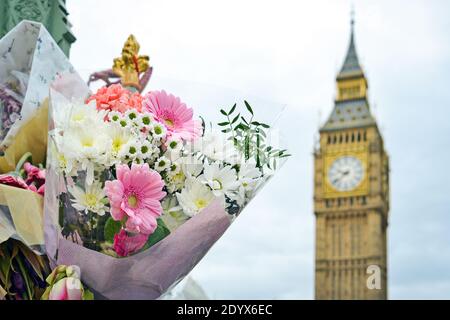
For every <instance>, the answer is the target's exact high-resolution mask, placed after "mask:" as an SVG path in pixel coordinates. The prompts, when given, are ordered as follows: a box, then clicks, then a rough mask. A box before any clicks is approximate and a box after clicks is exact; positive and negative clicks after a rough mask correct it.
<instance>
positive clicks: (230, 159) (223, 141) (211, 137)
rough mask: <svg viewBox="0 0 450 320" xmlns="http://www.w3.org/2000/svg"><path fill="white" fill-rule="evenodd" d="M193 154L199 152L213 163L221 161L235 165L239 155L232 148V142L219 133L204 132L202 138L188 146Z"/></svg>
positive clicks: (234, 148) (233, 147)
mask: <svg viewBox="0 0 450 320" xmlns="http://www.w3.org/2000/svg"><path fill="white" fill-rule="evenodd" d="M190 147H191V148H192V149H193V150H192V151H193V152H200V153H201V154H204V155H205V156H207V157H208V158H209V159H211V160H213V161H222V162H227V163H230V164H233V165H234V164H236V163H238V162H239V160H240V158H241V154H240V153H239V151H238V150H237V149H236V147H235V146H234V143H233V141H231V140H229V139H227V137H226V136H225V135H224V134H222V133H221V132H215V131H206V132H205V134H204V136H203V137H201V138H199V139H197V140H195V141H194V142H193V143H192V145H191V146H190Z"/></svg>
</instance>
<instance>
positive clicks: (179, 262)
mask: <svg viewBox="0 0 450 320" xmlns="http://www.w3.org/2000/svg"><path fill="white" fill-rule="evenodd" d="M229 225H230V219H229V218H228V216H227V213H226V212H225V211H224V209H223V207H222V206H221V204H220V203H218V202H217V201H216V202H214V203H211V204H210V205H209V206H208V207H207V208H205V209H204V210H203V211H202V212H201V213H200V214H198V215H196V216H194V217H193V218H192V219H190V220H188V221H187V222H186V223H184V224H183V225H181V226H180V227H179V228H178V229H176V230H175V231H174V232H173V233H171V234H170V235H169V236H167V237H166V238H164V239H163V240H162V241H160V242H158V243H157V244H156V245H154V246H153V247H151V248H150V249H148V250H146V251H144V252H141V253H138V254H136V255H134V256H131V257H127V258H119V259H118V258H114V257H110V256H107V255H105V254H102V253H99V252H95V251H93V250H89V249H87V248H84V247H82V246H80V245H77V244H74V243H72V242H70V241H68V240H65V239H63V238H60V239H59V249H58V250H59V251H58V258H57V264H66V265H72V264H75V265H78V266H79V267H80V268H81V270H82V281H83V282H84V284H86V285H87V286H89V287H90V288H92V289H93V290H94V291H96V292H98V293H99V294H101V295H102V296H104V297H105V298H108V299H157V298H158V297H160V296H161V295H162V294H163V293H164V292H166V291H167V290H168V289H169V288H170V287H171V286H172V285H173V284H175V283H177V282H178V281H180V280H182V279H183V278H184V277H185V276H186V275H187V274H188V273H189V272H190V271H191V270H192V269H193V268H194V267H195V265H196V264H197V263H198V262H199V261H200V260H201V259H202V258H203V256H204V255H205V254H206V253H207V252H208V250H209V249H210V248H211V246H212V245H213V244H214V243H215V242H216V241H217V240H218V239H219V238H220V237H221V236H222V234H223V233H224V232H225V230H226V229H227V228H228V226H229Z"/></svg>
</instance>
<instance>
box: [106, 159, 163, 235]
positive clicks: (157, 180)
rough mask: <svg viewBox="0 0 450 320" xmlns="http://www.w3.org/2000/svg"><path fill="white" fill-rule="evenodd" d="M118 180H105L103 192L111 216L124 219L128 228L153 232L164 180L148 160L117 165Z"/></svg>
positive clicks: (141, 231)
mask: <svg viewBox="0 0 450 320" xmlns="http://www.w3.org/2000/svg"><path fill="white" fill-rule="evenodd" d="M116 172H117V180H113V181H106V183H105V192H106V195H107V196H108V198H109V203H110V205H111V216H112V218H113V219H114V220H116V221H119V220H122V219H124V218H126V224H125V226H126V229H127V231H130V232H134V233H142V234H147V235H148V234H151V233H153V231H155V229H156V226H157V222H156V218H157V217H159V216H160V215H161V213H162V207H161V202H160V200H161V199H162V198H164V196H165V195H166V193H165V192H164V191H162V188H163V187H164V182H163V180H162V179H161V176H160V175H159V173H158V172H156V171H154V170H151V169H150V168H149V166H148V164H147V163H145V164H132V165H131V169H130V168H129V167H128V165H118V166H117V167H116Z"/></svg>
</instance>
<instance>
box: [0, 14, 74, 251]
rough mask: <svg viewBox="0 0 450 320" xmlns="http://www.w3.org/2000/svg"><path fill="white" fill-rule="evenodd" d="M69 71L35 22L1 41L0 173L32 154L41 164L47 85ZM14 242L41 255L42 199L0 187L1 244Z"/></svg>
mask: <svg viewBox="0 0 450 320" xmlns="http://www.w3.org/2000/svg"><path fill="white" fill-rule="evenodd" d="M63 72H69V73H70V72H73V68H72V66H71V64H70V62H69V60H68V59H67V58H66V56H65V55H64V53H63V52H62V51H61V50H60V49H59V47H58V45H57V44H56V43H55V41H54V40H53V39H52V37H51V36H50V34H49V33H48V32H47V30H46V29H45V27H44V26H42V25H41V24H40V23H36V22H31V21H22V22H20V23H19V24H18V25H17V26H16V27H15V28H13V29H12V30H11V31H10V32H9V33H8V34H6V35H5V36H4V37H3V38H2V39H0V119H1V126H0V150H1V152H0V174H5V173H9V172H10V171H14V169H15V166H16V164H17V162H18V161H19V159H20V158H21V157H22V156H23V155H24V154H25V153H27V152H31V154H32V157H33V161H34V162H35V163H44V161H45V157H46V151H47V130H48V124H47V118H48V111H47V110H48V107H47V106H48V103H47V101H48V95H49V84H50V83H51V82H52V81H53V80H54V79H55V77H56V76H57V75H58V74H60V73H63ZM9 238H14V239H17V240H20V241H21V242H23V243H24V244H25V245H27V246H28V247H30V248H31V249H32V250H34V252H36V253H40V254H43V253H44V252H45V250H44V236H43V198H42V196H40V195H38V194H36V193H35V192H32V191H29V190H23V189H19V188H14V187H10V186H7V185H0V243H1V242H3V241H6V240H8V239H9Z"/></svg>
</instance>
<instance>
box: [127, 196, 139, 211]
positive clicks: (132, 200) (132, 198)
mask: <svg viewBox="0 0 450 320" xmlns="http://www.w3.org/2000/svg"><path fill="white" fill-rule="evenodd" d="M137 203H138V199H137V197H136V196H135V195H134V194H133V195H131V196H129V197H128V205H129V206H130V207H131V208H136V207H137Z"/></svg>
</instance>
